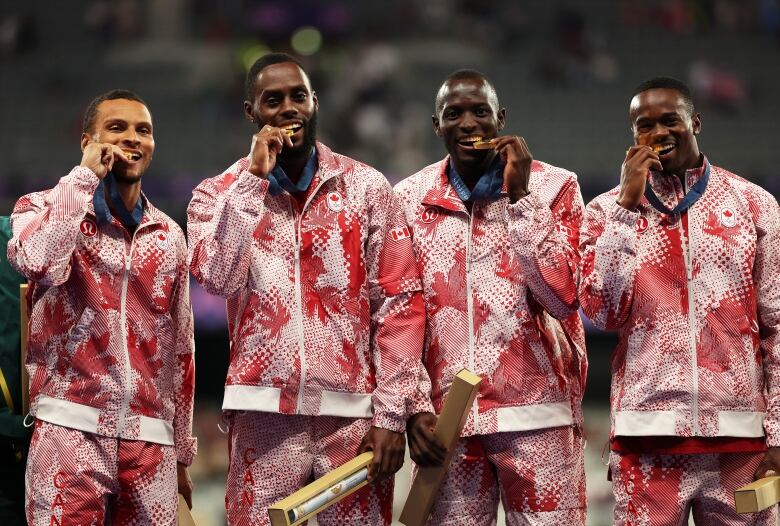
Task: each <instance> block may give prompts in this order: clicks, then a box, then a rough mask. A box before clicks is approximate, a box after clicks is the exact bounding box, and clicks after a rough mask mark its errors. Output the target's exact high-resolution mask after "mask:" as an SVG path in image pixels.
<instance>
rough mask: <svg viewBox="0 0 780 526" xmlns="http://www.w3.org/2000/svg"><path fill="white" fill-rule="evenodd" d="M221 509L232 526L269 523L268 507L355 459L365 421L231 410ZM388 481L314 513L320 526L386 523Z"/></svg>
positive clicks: (367, 424) (389, 512)
mask: <svg viewBox="0 0 780 526" xmlns="http://www.w3.org/2000/svg"><path fill="white" fill-rule="evenodd" d="M229 420H230V433H229V437H228V444H229V448H230V452H229V455H230V469H229V470H228V480H227V490H226V493H225V506H226V508H227V518H228V524H230V525H231V526H239V525H240V526H249V525H252V526H257V525H268V524H269V519H268V511H267V508H268V506H270V505H271V504H273V503H274V502H276V501H278V500H281V499H283V498H284V497H286V496H288V495H290V494H291V493H293V492H295V491H296V490H298V489H300V488H301V487H303V486H305V485H306V484H308V483H309V482H311V481H312V480H314V479H315V478H319V477H321V476H322V475H324V474H325V473H327V472H328V471H330V470H332V469H334V468H336V467H338V466H340V465H342V464H344V463H345V462H347V461H348V460H351V459H353V458H355V456H356V455H357V450H358V447H359V446H360V442H361V440H363V437H364V436H365V434H366V433H367V432H368V430H369V428H370V427H371V421H370V420H368V419H354V418H340V417H334V416H301V415H282V414H277V413H262V412H257V411H236V412H232V413H231V416H230V417H229ZM392 506H393V480H392V479H386V480H384V481H381V482H378V483H375V484H368V485H366V486H364V487H363V488H361V489H359V490H358V491H356V492H355V493H353V494H352V495H350V496H349V497H346V498H345V499H343V500H341V501H340V502H338V503H337V504H335V505H333V506H331V507H330V508H328V509H326V510H324V511H323V512H321V513H320V514H319V515H317V522H318V523H319V524H320V526H347V525H352V526H366V525H389V524H390V521H391V518H392V513H393V510H392Z"/></svg>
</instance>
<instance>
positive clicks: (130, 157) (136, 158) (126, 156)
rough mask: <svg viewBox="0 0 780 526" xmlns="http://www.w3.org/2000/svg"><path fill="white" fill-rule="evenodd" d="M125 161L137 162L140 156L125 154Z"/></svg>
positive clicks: (135, 153)
mask: <svg viewBox="0 0 780 526" xmlns="http://www.w3.org/2000/svg"><path fill="white" fill-rule="evenodd" d="M125 159H127V160H128V161H138V160H139V159H141V154H140V153H138V152H125Z"/></svg>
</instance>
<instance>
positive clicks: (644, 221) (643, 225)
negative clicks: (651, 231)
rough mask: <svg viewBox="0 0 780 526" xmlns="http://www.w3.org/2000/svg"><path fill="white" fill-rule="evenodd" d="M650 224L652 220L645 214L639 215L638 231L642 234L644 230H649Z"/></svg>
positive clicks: (637, 221)
mask: <svg viewBox="0 0 780 526" xmlns="http://www.w3.org/2000/svg"><path fill="white" fill-rule="evenodd" d="M648 226H650V221H648V220H647V218H646V217H645V216H639V219H637V220H636V231H637V233H639V234H641V233H642V232H644V231H645V230H647V227H648Z"/></svg>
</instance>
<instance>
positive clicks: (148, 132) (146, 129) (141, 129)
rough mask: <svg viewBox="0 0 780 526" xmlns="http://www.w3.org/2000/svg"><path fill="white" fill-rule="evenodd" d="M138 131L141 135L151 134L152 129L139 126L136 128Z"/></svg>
mask: <svg viewBox="0 0 780 526" xmlns="http://www.w3.org/2000/svg"><path fill="white" fill-rule="evenodd" d="M138 133H140V134H143V135H151V134H152V130H150V129H149V128H146V127H141V128H138Z"/></svg>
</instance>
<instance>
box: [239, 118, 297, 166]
mask: <svg viewBox="0 0 780 526" xmlns="http://www.w3.org/2000/svg"><path fill="white" fill-rule="evenodd" d="M285 146H287V147H288V148H292V146H293V143H292V140H291V139H290V137H289V136H288V135H287V134H286V133H285V132H284V131H283V130H282V129H281V128H276V127H274V126H270V125H268V124H266V125H265V126H263V127H262V128H261V129H260V131H259V132H257V133H256V134H254V135H253V136H252V151H251V152H250V154H249V158H250V160H249V168H248V170H249V172H250V173H251V174H253V175H256V176H257V177H260V178H261V179H265V178H267V177H268V174H269V173H271V170H273V169H274V166H276V156H277V155H279V154H280V153H282V148H284V147H285Z"/></svg>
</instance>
